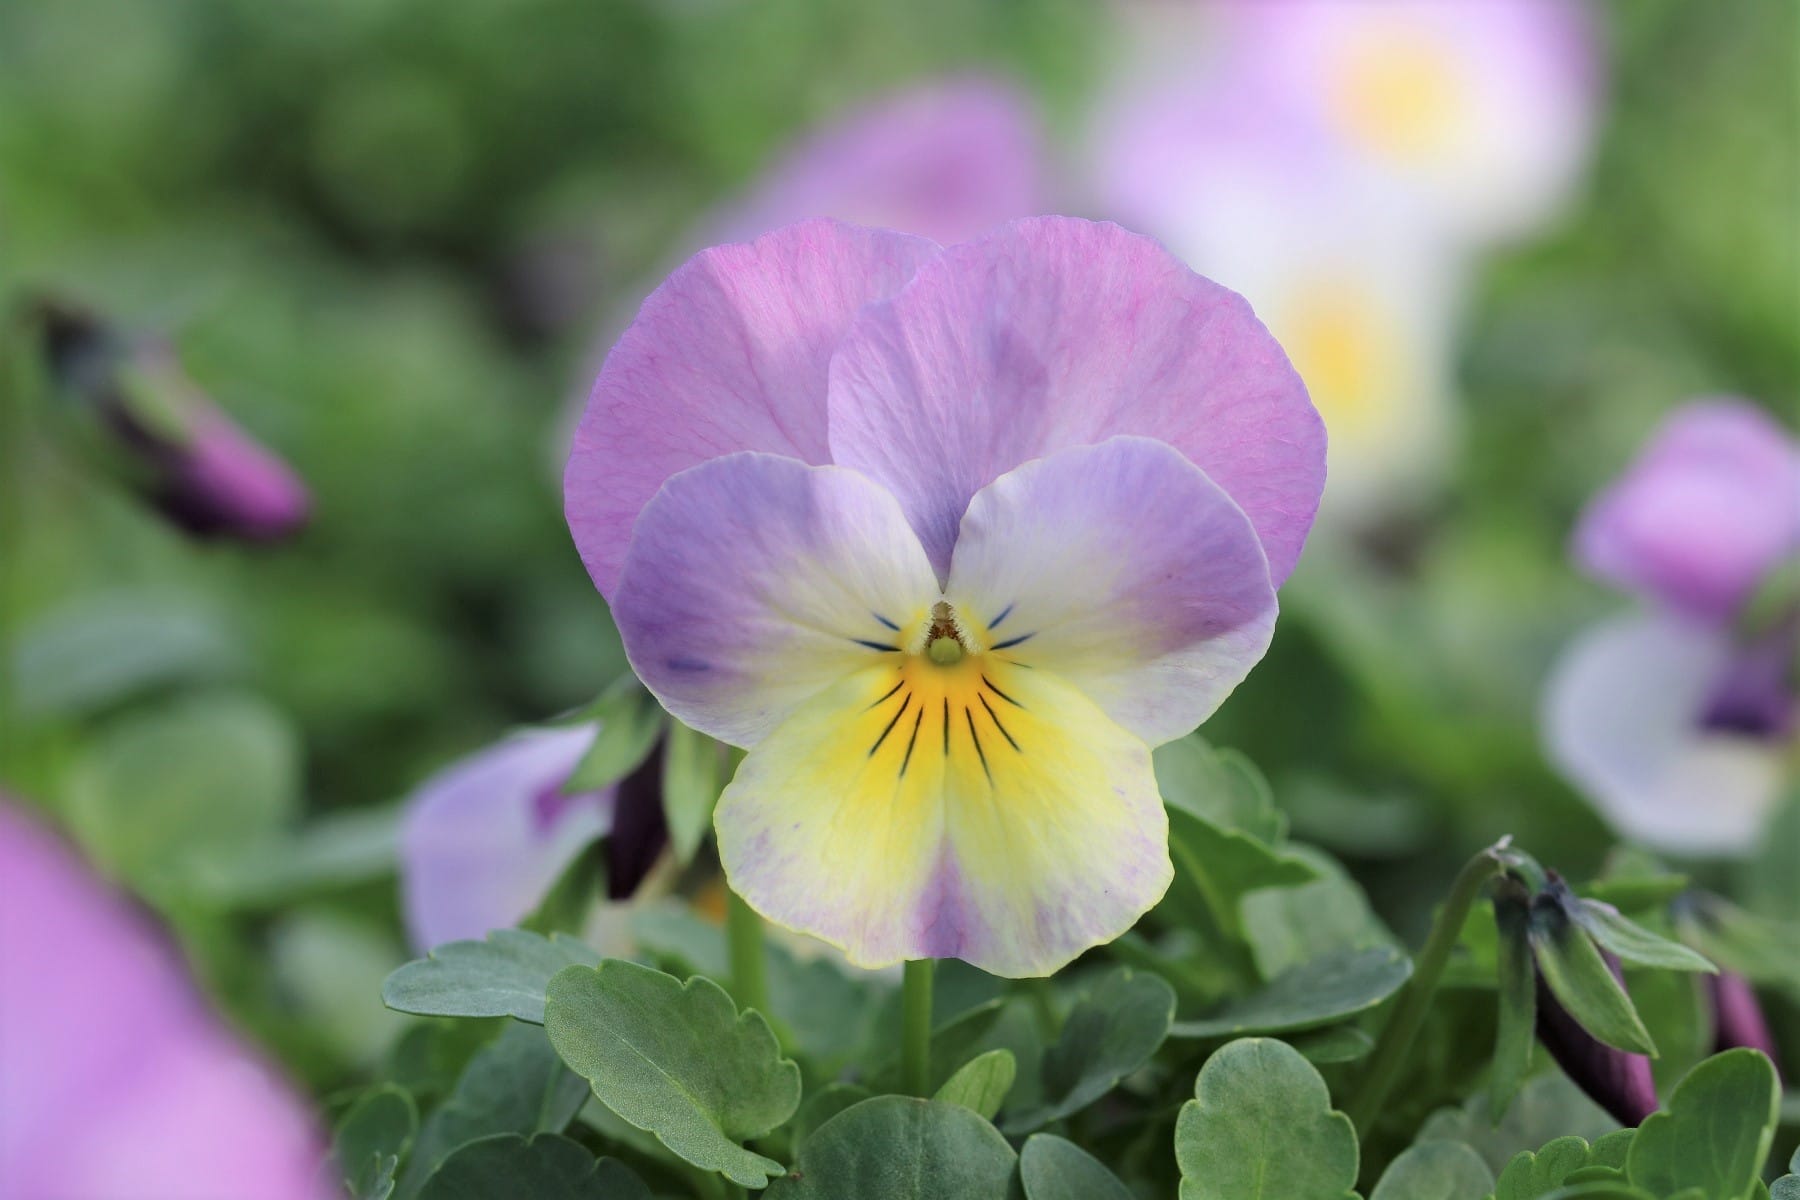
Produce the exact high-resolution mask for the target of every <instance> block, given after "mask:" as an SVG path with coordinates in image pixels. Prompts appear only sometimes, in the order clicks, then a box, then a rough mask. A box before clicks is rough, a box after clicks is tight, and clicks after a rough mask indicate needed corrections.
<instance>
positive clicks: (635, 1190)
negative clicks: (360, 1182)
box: [419, 1133, 651, 1200]
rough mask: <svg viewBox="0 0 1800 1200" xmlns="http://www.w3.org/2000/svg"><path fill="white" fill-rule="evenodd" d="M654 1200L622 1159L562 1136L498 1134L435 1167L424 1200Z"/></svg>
mask: <svg viewBox="0 0 1800 1200" xmlns="http://www.w3.org/2000/svg"><path fill="white" fill-rule="evenodd" d="M497 1196H520V1197H527V1196H528V1197H530V1200H651V1195H650V1189H649V1188H648V1187H646V1186H645V1185H644V1181H643V1180H642V1179H639V1178H638V1177H637V1176H636V1175H635V1174H633V1173H632V1171H631V1170H630V1168H628V1167H626V1166H625V1165H624V1164H623V1163H620V1162H617V1161H616V1160H614V1159H610V1158H600V1159H597V1158H595V1157H594V1156H593V1155H592V1154H590V1153H589V1152H588V1150H587V1148H586V1147H584V1146H582V1145H581V1143H580V1142H575V1141H571V1140H569V1139H568V1138H566V1137H563V1136H561V1135H560V1134H554V1133H540V1134H538V1135H537V1136H536V1137H533V1138H529V1139H527V1138H524V1137H521V1136H520V1135H518V1134H516V1133H505V1134H500V1135H498V1136H496V1137H490V1138H482V1139H481V1140H480V1141H475V1142H470V1143H468V1144H467V1145H465V1146H463V1147H462V1148H460V1149H459V1150H457V1151H456V1153H454V1154H452V1155H451V1156H450V1157H449V1158H446V1159H445V1160H444V1162H443V1165H442V1166H440V1167H438V1169H437V1170H436V1171H433V1172H432V1174H431V1178H429V1179H427V1180H426V1181H425V1187H424V1189H423V1190H422V1191H420V1193H419V1198H420V1200H494V1198H495V1197H497Z"/></svg>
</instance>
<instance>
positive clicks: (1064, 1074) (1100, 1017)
mask: <svg viewBox="0 0 1800 1200" xmlns="http://www.w3.org/2000/svg"><path fill="white" fill-rule="evenodd" d="M1174 1019H1175V989H1174V988H1172V987H1170V986H1169V985H1168V984H1167V983H1165V982H1164V981H1163V980H1162V979H1161V978H1160V977H1159V976H1156V975H1150V974H1146V973H1144V972H1142V971H1134V970H1132V969H1131V968H1130V967H1118V968H1116V969H1114V970H1113V971H1112V972H1111V973H1110V974H1108V975H1107V976H1106V977H1105V978H1103V979H1102V980H1101V981H1100V982H1099V983H1098V984H1096V985H1095V986H1094V987H1093V988H1092V989H1091V990H1089V991H1088V992H1086V993H1084V994H1083V995H1082V997H1081V999H1079V1000H1077V1001H1076V1002H1075V1008H1074V1011H1073V1012H1071V1013H1070V1014H1069V1019H1068V1020H1067V1021H1065V1022H1063V1027H1062V1032H1061V1033H1059V1034H1058V1035H1057V1039H1056V1044H1055V1045H1053V1046H1051V1047H1050V1048H1049V1049H1048V1050H1046V1051H1045V1052H1044V1062H1043V1072H1042V1074H1043V1082H1044V1092H1043V1094H1044V1102H1043V1104H1041V1105H1036V1106H1033V1107H1032V1108H1030V1109H1027V1110H1024V1111H1022V1112H1019V1113H1016V1114H1013V1115H1011V1116H1009V1117H1008V1118H1007V1119H1006V1121H1005V1123H1004V1124H1005V1128H1006V1131H1007V1132H1008V1133H1014V1134H1016V1133H1028V1132H1030V1131H1031V1130H1033V1129H1038V1128H1041V1127H1042V1126H1044V1125H1047V1124H1048V1123H1050V1122H1051V1121H1057V1120H1061V1119H1062V1118H1064V1117H1067V1116H1070V1115H1072V1114H1074V1113H1077V1112H1080V1111H1081V1110H1082V1109H1084V1108H1086V1107H1087V1106H1088V1105H1090V1104H1092V1103H1093V1102H1094V1101H1096V1100H1098V1099H1099V1098H1100V1097H1102V1096H1104V1095H1106V1093H1107V1092H1110V1091H1111V1090H1112V1089H1113V1088H1114V1087H1116V1086H1118V1083H1119V1081H1120V1080H1121V1079H1123V1078H1125V1077H1126V1076H1127V1075H1129V1074H1131V1073H1132V1072H1133V1071H1135V1070H1137V1069H1138V1068H1139V1067H1141V1066H1143V1065H1144V1064H1145V1063H1147V1062H1149V1061H1150V1056H1151V1055H1153V1054H1155V1053H1156V1051H1157V1050H1158V1048H1160V1047H1161V1046H1162V1044H1163V1041H1164V1040H1165V1039H1166V1038H1167V1037H1168V1035H1169V1026H1170V1023H1171V1022H1172V1021H1173V1020H1174Z"/></svg>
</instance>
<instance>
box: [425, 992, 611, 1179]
mask: <svg viewBox="0 0 1800 1200" xmlns="http://www.w3.org/2000/svg"><path fill="white" fill-rule="evenodd" d="M587 1098H588V1084H587V1080H585V1079H583V1078H581V1076H579V1075H577V1074H575V1073H574V1072H573V1071H571V1070H569V1069H568V1068H567V1067H565V1066H563V1063H562V1059H560V1058H558V1057H557V1056H556V1050H555V1048H554V1047H553V1046H551V1045H550V1039H549V1038H548V1037H546V1036H545V1034H544V1031H543V1030H542V1029H541V1028H539V1027H538V1026H536V1025H528V1024H524V1023H521V1022H517V1021H511V1022H508V1023H507V1024H506V1025H505V1026H504V1027H503V1028H502V1029H501V1030H500V1035H499V1036H498V1037H496V1038H495V1039H494V1040H493V1041H491V1042H489V1043H488V1044H487V1045H485V1046H483V1047H482V1048H481V1049H480V1050H477V1051H476V1052H475V1056H474V1057H473V1058H471V1059H470V1060H469V1064H468V1066H466V1067H464V1068H463V1071H462V1074H461V1075H460V1076H458V1077H457V1080H456V1087H455V1090H454V1091H452V1092H451V1094H450V1096H449V1097H448V1098H447V1099H446V1100H445V1101H444V1102H443V1103H442V1104H440V1105H438V1107H437V1108H436V1109H435V1110H434V1111H433V1112H432V1113H431V1115H430V1116H428V1117H427V1118H426V1119H425V1123H424V1125H422V1126H421V1127H420V1129H419V1136H418V1139H417V1140H416V1141H415V1143H414V1145H413V1152H412V1157H411V1158H410V1159H409V1160H408V1162H407V1164H406V1170H405V1171H404V1172H403V1173H402V1174H401V1176H400V1186H399V1189H398V1194H399V1196H400V1197H401V1200H406V1198H407V1197H409V1196H413V1195H416V1194H417V1193H418V1190H419V1188H420V1187H422V1186H423V1185H424V1183H425V1180H426V1179H427V1178H428V1177H429V1176H430V1175H431V1173H432V1171H434V1170H435V1169H436V1168H437V1167H438V1165H439V1164H440V1163H442V1162H443V1161H444V1160H445V1159H446V1158H448V1157H449V1156H450V1154H451V1153H452V1152H454V1151H455V1150H456V1149H457V1148H458V1147H459V1146H462V1145H464V1144H466V1143H468V1142H473V1141H477V1140H479V1139H481V1138H486V1137H492V1136H494V1135H496V1134H502V1133H517V1134H533V1133H561V1132H562V1131H563V1130H564V1129H566V1128H568V1125H569V1122H570V1121H572V1120H574V1118H575V1114H576V1113H577V1112H579V1111H581V1106H582V1105H583V1104H584V1103H585V1102H586V1101H587Z"/></svg>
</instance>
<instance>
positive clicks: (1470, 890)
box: [1344, 837, 1512, 1134]
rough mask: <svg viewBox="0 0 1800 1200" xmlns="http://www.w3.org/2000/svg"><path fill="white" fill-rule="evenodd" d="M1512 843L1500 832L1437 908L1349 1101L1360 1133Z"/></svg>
mask: <svg viewBox="0 0 1800 1200" xmlns="http://www.w3.org/2000/svg"><path fill="white" fill-rule="evenodd" d="M1511 843H1512V839H1511V838H1510V837H1504V838H1501V839H1500V840H1499V841H1498V842H1495V843H1494V844H1493V845H1492V846H1489V847H1488V848H1487V849H1486V850H1483V851H1482V852H1481V853H1480V854H1477V855H1476V856H1475V857H1474V858H1471V859H1470V860H1469V861H1468V862H1467V863H1465V864H1464V865H1463V869H1462V871H1461V872H1459V873H1458V874H1457V876H1456V882H1455V884H1453V885H1452V886H1451V888H1450V898H1449V899H1448V900H1446V901H1445V902H1444V908H1443V911H1441V912H1439V913H1438V916H1437V921H1436V923H1434V924H1433V925H1432V927H1431V936H1430V937H1428V938H1426V939H1425V948H1424V949H1423V950H1421V951H1420V952H1419V957H1418V959H1417V961H1416V962H1415V963H1414V965H1413V975H1412V980H1411V981H1410V982H1409V983H1408V984H1407V985H1406V988H1405V989H1404V990H1403V991H1402V992H1401V993H1400V1001H1399V1003H1398V1004H1397V1005H1395V1007H1394V1012H1393V1015H1392V1016H1391V1017H1389V1018H1388V1023H1387V1025H1386V1026H1385V1027H1384V1028H1383V1029H1382V1031H1381V1036H1380V1037H1379V1038H1377V1039H1376V1041H1375V1049H1374V1051H1373V1052H1372V1053H1371V1054H1370V1055H1369V1065H1368V1067H1367V1068H1366V1069H1365V1070H1364V1072H1363V1077H1362V1082H1361V1085H1360V1086H1359V1087H1358V1088H1357V1089H1356V1093H1355V1094H1354V1095H1353V1096H1352V1097H1351V1098H1350V1103H1349V1104H1347V1105H1345V1106H1344V1111H1345V1112H1347V1113H1348V1114H1349V1116H1350V1120H1351V1121H1352V1122H1354V1123H1355V1125H1356V1130H1357V1133H1358V1134H1367V1133H1368V1130H1369V1126H1370V1125H1371V1124H1373V1123H1374V1120H1375V1118H1376V1116H1377V1115H1378V1114H1379V1113H1380V1112H1381V1106H1382V1104H1383V1102H1385V1101H1386V1100H1387V1095H1388V1092H1390V1091H1391V1090H1393V1087H1394V1082H1395V1080H1397V1079H1398V1078H1399V1076H1400V1068H1401V1067H1402V1066H1403V1065H1404V1064H1405V1062H1406V1052H1407V1051H1408V1050H1410V1049H1411V1048H1412V1047H1413V1044H1414V1043H1415V1042H1417V1041H1418V1037H1419V1029H1420V1027H1421V1026H1422V1025H1423V1024H1424V1022H1425V1013H1426V1012H1427V1010H1429V1009H1430V1008H1431V999H1432V997H1433V996H1434V995H1436V994H1437V986H1438V981H1439V980H1440V979H1442V978H1443V975H1444V967H1445V966H1446V965H1448V963H1449V962H1450V951H1451V950H1452V949H1454V948H1455V946H1456V939H1457V938H1458V937H1459V936H1460V935H1461V934H1462V927H1463V922H1465V921H1467V920H1468V919H1469V910H1470V909H1471V908H1473V907H1474V906H1475V901H1476V900H1477V899H1478V898H1480V896H1481V889H1482V888H1483V887H1485V886H1487V882H1488V880H1490V879H1492V878H1493V877H1494V876H1495V875H1497V874H1499V873H1500V872H1501V871H1502V870H1504V869H1505V868H1506V866H1507V863H1508V857H1507V847H1508V846H1509V845H1511Z"/></svg>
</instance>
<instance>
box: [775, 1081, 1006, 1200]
mask: <svg viewBox="0 0 1800 1200" xmlns="http://www.w3.org/2000/svg"><path fill="white" fill-rule="evenodd" d="M1017 1165H1018V1155H1016V1154H1015V1153H1013V1148H1012V1147H1011V1146H1010V1145H1008V1144H1007V1142H1006V1139H1005V1138H1003V1137H1001V1136H1000V1131H999V1130H997V1129H995V1128H994V1127H993V1125H992V1124H991V1123H989V1122H987V1121H984V1120H982V1119H981V1118H980V1117H979V1116H977V1115H975V1114H974V1113H973V1112H971V1111H969V1110H968V1109H966V1108H964V1107H963V1106H962V1105H960V1104H946V1103H945V1102H943V1101H942V1100H916V1099H914V1098H912V1097H910V1096H877V1097H875V1098H874V1099H873V1100H864V1101H863V1102H862V1103H860V1104H856V1105H852V1106H851V1107H849V1108H847V1109H845V1110H844V1111H843V1112H841V1113H839V1114H838V1115H837V1116H835V1117H833V1118H831V1120H829V1121H827V1122H825V1124H823V1125H821V1126H819V1128H818V1129H816V1130H814V1131H813V1133H812V1135H811V1136H810V1137H808V1138H807V1139H806V1141H805V1142H804V1143H803V1144H802V1145H801V1147H800V1155H799V1159H798V1161H796V1162H795V1164H794V1169H793V1171H792V1172H791V1173H790V1174H788V1175H787V1176H785V1177H783V1178H780V1179H777V1180H776V1181H775V1182H774V1183H772V1184H770V1185H769V1190H768V1191H767V1192H765V1193H763V1194H764V1196H765V1197H766V1198H767V1200H1009V1197H1012V1196H1014V1195H1016V1192H1015V1191H1014V1190H1013V1182H1014V1172H1015V1170H1016V1168H1017Z"/></svg>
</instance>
